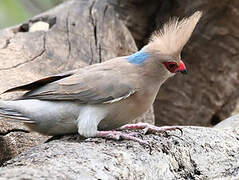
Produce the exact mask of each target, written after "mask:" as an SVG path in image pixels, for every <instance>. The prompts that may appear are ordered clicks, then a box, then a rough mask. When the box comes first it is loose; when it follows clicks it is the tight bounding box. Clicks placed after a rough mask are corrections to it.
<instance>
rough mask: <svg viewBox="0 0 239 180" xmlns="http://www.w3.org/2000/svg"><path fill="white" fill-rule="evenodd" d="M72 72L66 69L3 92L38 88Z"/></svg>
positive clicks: (72, 72)
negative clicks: (63, 71)
mask: <svg viewBox="0 0 239 180" xmlns="http://www.w3.org/2000/svg"><path fill="white" fill-rule="evenodd" d="M74 73H75V70H73V71H68V72H65V73H62V74H57V75H53V76H49V77H45V78H43V79H40V80H37V81H34V82H32V83H28V84H25V85H22V86H17V87H14V88H11V89H8V90H6V91H4V92H3V93H8V92H14V91H31V90H34V89H37V88H40V87H42V86H44V85H46V84H49V83H51V82H54V81H57V80H60V79H63V78H65V77H68V76H71V75H73V74H74ZM3 93H2V94H3Z"/></svg>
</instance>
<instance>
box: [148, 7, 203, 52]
mask: <svg viewBox="0 0 239 180" xmlns="http://www.w3.org/2000/svg"><path fill="white" fill-rule="evenodd" d="M201 16H202V12H201V11H196V12H195V13H194V14H193V15H191V16H190V17H188V18H183V19H182V20H181V21H179V19H178V18H175V17H174V18H171V19H170V20H169V22H167V23H166V24H164V25H163V27H162V29H161V30H159V31H157V32H155V33H154V34H153V35H152V37H151V40H150V42H149V44H150V45H151V46H153V47H152V48H153V49H154V50H159V51H161V53H165V54H178V53H180V52H181V51H182V49H183V47H184V45H185V44H186V43H187V41H188V40H189V38H190V37H191V34H192V32H193V30H194V28H195V26H196V24H197V23H198V21H199V19H200V17H201Z"/></svg>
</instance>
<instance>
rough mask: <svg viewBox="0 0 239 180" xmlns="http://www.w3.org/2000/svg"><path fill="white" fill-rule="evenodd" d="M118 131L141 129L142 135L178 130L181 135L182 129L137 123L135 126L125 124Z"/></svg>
mask: <svg viewBox="0 0 239 180" xmlns="http://www.w3.org/2000/svg"><path fill="white" fill-rule="evenodd" d="M119 129H120V130H124V129H133V130H136V129H143V130H144V134H147V133H151V134H156V133H165V132H166V131H174V130H179V131H180V132H181V134H183V131H182V129H180V128H179V127H157V126H154V125H151V124H148V123H137V124H126V125H124V126H122V127H120V128H119Z"/></svg>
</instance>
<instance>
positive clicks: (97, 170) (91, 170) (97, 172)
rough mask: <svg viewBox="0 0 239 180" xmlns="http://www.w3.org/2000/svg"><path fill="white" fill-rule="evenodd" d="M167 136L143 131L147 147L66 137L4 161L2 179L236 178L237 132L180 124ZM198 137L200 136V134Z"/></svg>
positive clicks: (156, 179) (0, 174)
mask: <svg viewBox="0 0 239 180" xmlns="http://www.w3.org/2000/svg"><path fill="white" fill-rule="evenodd" d="M182 129H183V135H180V132H179V131H174V132H169V134H170V135H171V136H162V135H158V136H157V135H142V138H143V139H144V140H147V141H148V142H150V143H151V146H152V152H151V154H150V151H149V148H148V147H145V146H142V145H139V144H138V143H136V142H132V141H121V142H115V141H111V140H107V141H105V140H104V139H100V138H99V139H98V138H94V139H91V138H88V139H86V140H82V139H79V138H78V137H79V136H70V137H69V136H66V137H64V138H62V139H61V140H55V141H52V142H50V143H46V144H42V145H40V146H37V147H34V148H32V149H31V150H29V151H28V152H24V153H22V154H21V155H19V156H18V157H16V158H14V159H12V160H10V161H8V162H7V163H5V164H4V167H2V168H1V170H0V177H1V178H3V179H4V178H5V179H52V180H54V179H57V180H59V179H129V180H131V179H135V180H137V179H152V180H154V179H155V180H158V179H162V180H164V179H165V180H173V179H195V180H201V179H216V178H221V179H232V178H234V179H237V178H239V171H238V166H239V162H238V158H239V154H238V149H239V143H238V139H239V134H237V133H236V132H233V131H230V130H227V131H223V130H219V129H214V128H202V127H182ZM202 137H203V138H202Z"/></svg>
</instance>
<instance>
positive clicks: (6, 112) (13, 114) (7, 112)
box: [0, 103, 34, 123]
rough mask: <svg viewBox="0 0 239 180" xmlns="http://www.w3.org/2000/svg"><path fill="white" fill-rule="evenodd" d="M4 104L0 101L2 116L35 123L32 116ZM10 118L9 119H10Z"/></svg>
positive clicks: (0, 115)
mask: <svg viewBox="0 0 239 180" xmlns="http://www.w3.org/2000/svg"><path fill="white" fill-rule="evenodd" d="M3 106H4V105H2V104H1V103H0V117H5V118H9V119H11V120H13V121H14V120H15V121H18V122H19V121H20V122H27V123H34V121H33V120H31V119H30V118H28V117H26V116H24V115H23V114H22V113H20V112H18V111H16V110H14V109H11V108H8V107H3ZM9 119H8V120H9Z"/></svg>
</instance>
